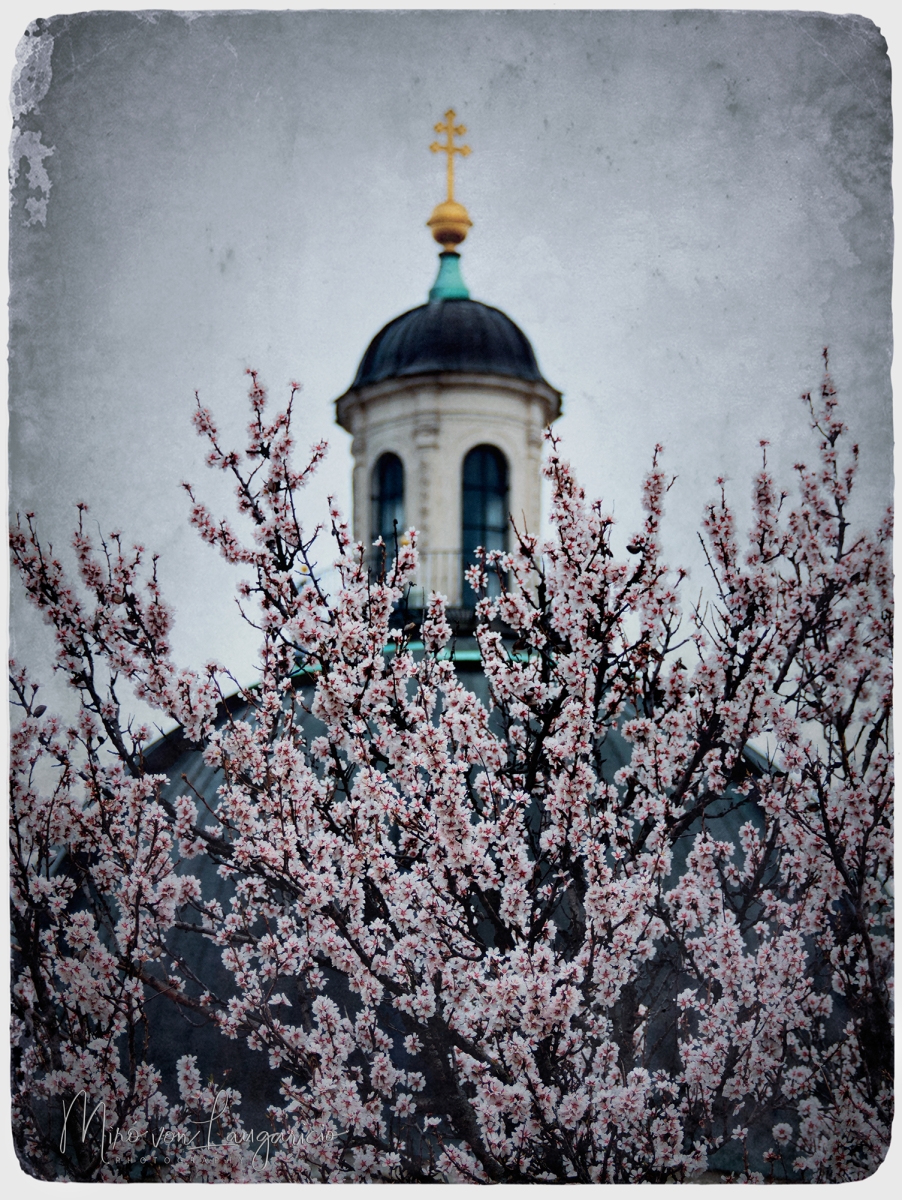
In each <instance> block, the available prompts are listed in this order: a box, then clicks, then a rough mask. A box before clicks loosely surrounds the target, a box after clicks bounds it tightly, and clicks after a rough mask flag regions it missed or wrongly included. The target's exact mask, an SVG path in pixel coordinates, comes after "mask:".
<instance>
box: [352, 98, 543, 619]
mask: <svg viewBox="0 0 902 1200" xmlns="http://www.w3.org/2000/svg"><path fill="white" fill-rule="evenodd" d="M454 118H455V113H454V111H453V110H451V111H449V112H447V113H446V114H445V121H444V122H440V123H439V124H438V125H436V126H435V130H436V132H437V133H439V134H443V135H445V141H444V142H433V144H432V147H431V149H432V150H433V151H436V152H441V153H444V154H446V155H447V174H448V196H447V199H446V200H444V201H443V202H442V203H441V204H439V205H438V206H437V207H436V208H435V210H434V212H433V214H432V216H431V218H430V220H429V222H428V225H429V227H430V228H431V230H432V235H433V237H434V238H435V240H436V241H437V242H438V243H439V245H440V246H441V247H442V251H441V253H440V254H439V269H438V276H437V278H436V281H435V284H434V285H433V287H432V289H431V291H430V292H429V300H428V303H426V304H422V305H420V306H419V307H418V308H413V309H411V310H410V311H409V312H406V313H403V314H402V315H401V316H399V317H396V318H395V319H394V320H393V321H389V323H388V324H387V325H386V326H385V327H384V328H383V329H381V330H380V331H379V333H377V334H376V336H375V337H374V338H373V340H372V342H371V343H370V345H369V348H368V349H367V351H366V353H365V354H364V356H363V359H362V361H361V363H360V366H359V368H358V370H357V374H356V376H355V378H354V382H353V383H352V384H351V386H350V388H349V389H348V390H347V391H346V392H345V393H344V395H342V396H340V397H339V398H338V399H337V400H336V402H335V407H336V419H337V421H338V423H339V425H341V426H342V428H344V429H346V430H348V432H349V433H351V434H352V436H353V441H352V444H351V453H352V455H353V458H354V479H353V490H354V499H353V513H354V516H353V530H354V537H355V539H357V540H359V541H362V542H363V543H364V544H365V545H370V544H371V543H372V542H373V541H374V539H375V538H377V537H379V536H381V537H382V538H383V539H384V541H385V544H386V546H387V547H389V553H391V547H392V545H393V542H394V535H395V529H396V528H397V531H398V534H399V535H400V534H403V531H404V530H405V529H407V528H409V527H411V526H413V528H415V529H416V530H417V531H418V539H417V545H418V547H419V551H420V569H419V572H418V576H417V584H418V587H419V589H422V592H421V597H422V599H419V603H420V604H422V602H423V599H425V598H426V597H428V594H429V592H430V591H436V592H441V593H443V594H444V595H445V596H447V598H448V602H449V605H450V606H451V607H453V608H457V609H464V610H466V609H472V608H473V607H474V606H475V603H476V594H475V592H474V591H473V589H472V588H471V587H470V585H469V584H468V583H467V582H466V581H465V579H464V571H465V570H466V569H467V567H469V566H472V565H473V563H474V562H475V561H476V554H475V551H476V548H477V547H478V546H483V547H484V548H485V549H487V550H503V549H507V548H509V544H510V543H509V539H510V527H509V523H508V515H509V514H510V515H512V516H513V518H514V521H515V523H516V524H517V526H518V527H519V528H524V527H525V528H526V529H528V530H529V531H530V532H533V533H537V532H538V530H539V521H540V497H541V457H542V431H543V429H544V427H545V426H546V425H548V424H550V423H551V422H552V421H554V420H556V418H557V417H558V416H560V412H561V394H560V392H558V391H556V390H555V388H553V387H551V386H550V384H548V383H547V382H546V381H545V380H544V379H543V378H542V375H541V373H540V371H539V368H538V365H537V363H536V358H535V354H534V353H533V350H532V346H531V345H530V344H529V341H528V340H527V338H526V337H525V335H524V334H523V333H522V332H521V330H520V329H518V327H517V326H516V325H515V324H514V322H513V321H512V320H511V319H510V318H509V317H508V316H506V315H505V314H504V313H503V312H501V311H500V310H499V309H497V308H491V307H490V306H489V305H487V304H482V303H481V302H479V301H478V300H472V299H470V293H469V291H468V290H467V287H466V284H465V283H464V280H463V275H462V273H461V269H460V254H459V253H458V249H457V247H458V246H459V245H460V243H461V242H462V241H463V240H464V238H465V237H466V236H467V231H468V230H469V228H470V226H471V225H472V222H471V221H470V218H469V216H468V214H467V210H466V209H465V208H464V206H463V205H462V204H459V203H458V202H457V201H456V200H455V199H454V157H455V155H458V154H459V155H461V156H465V155H467V154H469V153H470V148H469V146H459V145H456V144H455V138H457V137H462V136H463V134H465V133H466V129H465V127H464V126H463V125H455V124H454ZM396 522H397V524H395V523H396ZM411 599H412V606H413V607H417V606H418V605H417V603H416V599H415V598H414V597H412V598H411Z"/></svg>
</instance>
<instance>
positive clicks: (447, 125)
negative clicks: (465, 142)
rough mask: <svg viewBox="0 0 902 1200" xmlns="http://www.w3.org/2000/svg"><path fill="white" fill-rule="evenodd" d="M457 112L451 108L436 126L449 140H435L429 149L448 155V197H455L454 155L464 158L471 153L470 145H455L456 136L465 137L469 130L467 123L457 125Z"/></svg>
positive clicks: (435, 152)
mask: <svg viewBox="0 0 902 1200" xmlns="http://www.w3.org/2000/svg"><path fill="white" fill-rule="evenodd" d="M456 115H457V114H456V113H455V111H454V109H453V108H449V109H448V111H447V112H446V113H445V120H444V122H442V121H439V123H438V124H437V125H436V127H435V132H436V133H446V134H447V135H448V140H447V142H445V143H444V144H443V143H442V142H433V143H432V145H431V146H430V147H429V149H430V150H431V151H432V153H433V154H437V153H439V152H441V153H442V154H447V155H448V199H449V200H453V199H454V155H455V154H460V155H461V156H462V157H463V158H466V156H467V155H468V154H469V153H470V147H469V146H455V145H454V139H455V137H463V135H464V134H465V133H466V132H467V127H466V125H455V124H454V118H455V116H456Z"/></svg>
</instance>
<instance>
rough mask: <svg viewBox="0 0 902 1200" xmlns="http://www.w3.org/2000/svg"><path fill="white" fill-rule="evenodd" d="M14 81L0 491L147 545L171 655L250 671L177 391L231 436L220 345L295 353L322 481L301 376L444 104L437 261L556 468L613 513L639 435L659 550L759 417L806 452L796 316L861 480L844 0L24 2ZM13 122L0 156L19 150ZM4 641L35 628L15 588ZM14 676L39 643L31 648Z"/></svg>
mask: <svg viewBox="0 0 902 1200" xmlns="http://www.w3.org/2000/svg"><path fill="white" fill-rule="evenodd" d="M30 44H31V46H32V49H31V52H30V55H29V57H28V59H27V61H26V65H25V69H24V70H23V71H22V74H21V75H20V77H19V83H18V91H17V92H15V93H14V96H15V100H16V103H17V107H18V110H19V112H18V118H17V130H18V131H19V132H18V138H17V140H16V139H14V151H13V157H14V168H15V166H16V165H18V176H17V183H16V187H15V189H14V192H13V204H12V225H11V235H10V237H11V256H12V258H11V263H12V265H11V277H12V289H13V290H12V333H11V377H10V378H11V382H10V410H11V424H10V441H11V465H10V491H11V505H12V509H13V511H14V512H15V511H17V510H18V511H24V510H26V509H34V510H35V511H36V512H37V513H38V515H39V521H40V527H41V529H42V531H43V533H44V535H45V537H47V538H48V539H50V540H53V541H54V543H56V544H63V543H65V542H66V541H67V540H68V536H69V532H70V530H71V528H72V525H73V519H74V507H73V506H74V502H75V501H76V500H78V499H84V500H86V501H87V502H88V503H89V505H90V506H91V512H92V516H93V517H94V518H96V520H97V521H98V522H99V525H100V526H101V527H102V528H103V529H104V530H108V529H109V528H111V527H119V528H122V529H123V530H124V532H125V534H126V536H127V537H129V538H131V539H133V540H140V541H142V542H143V543H145V544H146V545H147V546H148V548H149V549H159V550H160V551H162V554H163V558H162V563H161V575H162V577H163V580H164V586H165V589H166V592H167V594H168V595H169V597H170V599H171V600H172V602H173V603H174V604H175V607H176V610H177V626H176V638H175V646H176V650H177V653H178V656H179V658H180V659H181V660H182V661H184V662H185V663H191V664H195V665H199V664H200V663H201V662H202V661H204V660H205V659H206V658H207V657H210V656H213V657H216V658H219V659H221V660H223V661H225V662H227V663H229V664H232V665H234V666H235V669H236V670H237V672H238V674H239V675H241V676H243V677H244V678H250V677H253V674H254V654H255V649H256V635H254V634H253V633H252V632H251V633H249V634H248V633H245V632H244V631H243V629H242V626H241V623H240V619H239V618H238V616H237V613H236V612H235V609H234V604H233V601H232V599H231V586H232V584H231V581H230V578H229V575H228V572H227V570H226V568H225V567H224V565H222V564H220V562H219V560H218V559H217V558H216V556H215V554H214V553H213V552H212V551H210V550H208V549H207V548H205V547H203V546H202V545H200V543H199V541H198V539H197V538H196V536H195V535H194V534H193V532H192V531H191V530H190V529H189V528H188V526H187V523H186V512H187V503H186V498H185V496H184V494H183V493H182V492H181V491H180V489H179V483H180V481H181V480H182V479H191V480H192V481H194V482H195V483H197V485H198V489H199V491H200V492H201V494H203V495H206V496H207V497H209V498H210V499H211V501H213V503H214V504H216V505H219V506H222V504H223V500H222V499H221V497H222V496H223V493H222V490H221V488H220V487H219V486H218V485H219V484H220V483H221V481H218V480H216V479H215V478H213V477H212V476H211V475H210V473H209V472H207V471H206V469H205V468H204V466H203V450H202V447H201V444H200V442H199V441H198V440H197V439H196V437H195V436H194V435H193V433H192V431H191V426H190V415H191V411H192V406H193V395H194V390H195V389H198V390H199V392H200V394H201V398H202V399H203V401H204V402H205V403H207V404H208V405H209V406H210V407H212V408H213V409H214V411H215V412H216V414H217V417H218V418H219V420H220V424H221V426H222V427H223V428H224V429H228V430H229V431H231V433H232V436H233V439H237V437H238V436H239V435H240V431H241V429H242V427H243V425H244V422H245V406H244V395H245V392H246V378H245V376H244V374H243V371H244V368H245V367H247V366H254V367H256V368H258V369H259V371H260V372H261V375H262V377H263V379H264V381H265V382H266V383H267V384H268V385H269V386H270V389H271V394H272V396H273V398H274V400H277V401H282V400H283V399H284V398H286V397H287V383H288V381H289V380H290V379H292V378H298V379H300V380H302V381H303V384H304V403H303V407H302V410H301V412H302V420H301V422H300V423H299V429H298V434H299V441H300V443H301V445H302V446H303V445H305V444H307V443H309V442H312V441H314V440H316V439H317V438H319V437H322V436H327V437H328V438H329V440H330V442H331V445H332V450H331V454H330V457H329V460H328V463H327V465H326V467H325V469H324V470H323V471H322V473H321V476H320V478H319V480H318V481H317V483H316V485H315V486H314V487H313V488H311V490H310V491H309V493H308V494H307V503H306V508H307V511H308V512H309V515H310V521H311V524H313V523H315V521H316V519H317V518H318V517H319V516H321V515H322V513H323V511H324V503H325V496H326V494H327V493H330V492H332V493H335V494H336V495H337V496H338V498H339V500H340V502H341V503H342V505H343V506H344V507H345V509H346V510H348V509H349V507H350V449H349V438H348V435H347V434H345V433H344V432H343V431H341V430H339V429H338V428H337V427H336V426H335V425H334V423H333V417H334V409H333V405H332V401H333V400H334V399H335V397H337V396H338V395H339V394H340V393H341V392H342V391H344V390H345V388H346V387H347V386H348V384H349V383H350V381H351V379H352V378H353V375H354V372H355V369H356V366H357V363H358V361H359V359H360V357H361V356H362V354H363V352H364V350H365V349H366V346H367V344H368V342H369V341H370V339H371V338H372V337H373V335H374V334H375V333H376V332H377V331H378V329H379V328H381V326H382V325H383V324H384V323H385V322H386V321H388V320H389V319H391V318H392V317H394V316H396V315H397V314H398V313H400V312H403V311H404V310H406V309H408V308H411V307H413V306H415V305H417V304H420V303H422V302H423V301H424V300H425V299H426V293H427V291H428V289H429V287H430V285H431V283H432V280H433V277H434V273H435V267H436V258H435V255H436V250H437V248H436V247H435V245H434V243H432V241H431V239H430V237H429V233H428V230H427V229H426V228H425V222H426V220H427V218H428V216H429V214H430V212H431V210H432V207H433V206H434V205H435V204H436V203H437V202H438V201H439V200H440V199H442V198H443V186H444V182H443V168H442V164H441V162H439V161H438V157H437V156H434V155H431V154H430V153H429V150H428V146H429V143H430V141H431V140H432V137H433V133H432V126H433V123H434V122H435V121H437V120H439V119H440V118H441V117H442V114H443V113H444V112H445V110H446V109H447V108H448V107H449V106H453V107H454V108H455V109H456V110H457V113H458V117H459V120H461V121H463V122H464V123H465V124H466V125H467V127H468V134H467V139H466V140H467V141H468V142H469V144H470V145H471V147H472V150H473V153H472V156H471V157H470V158H468V159H467V160H466V161H465V162H463V163H462V164H461V165H460V166H459V168H458V188H457V192H458V198H459V199H461V200H462V201H463V202H464V203H465V204H466V205H467V207H468V209H469V212H470V215H471V217H472V218H473V221H474V228H473V230H472V232H471V234H470V237H469V238H468V240H467V242H466V244H465V246H464V247H463V273H464V277H465V279H466V281H467V283H468V285H469V287H470V291H471V294H472V295H473V296H474V298H476V299H479V300H483V301H485V302H486V303H489V304H492V305H495V306H497V307H500V308H502V309H503V310H504V311H505V312H507V313H508V315H509V316H511V317H512V318H513V320H515V321H516V322H517V323H518V324H519V325H520V326H521V327H522V328H523V330H524V331H525V333H526V334H527V336H528V337H529V338H530V340H531V341H532V344H533V346H534V348H535V351H536V354H537V356H538V360H539V364H540V367H541V368H542V370H543V373H544V374H545V377H546V378H547V379H548V380H549V382H550V383H552V384H553V385H554V386H555V387H557V388H559V389H561V391H563V393H564V416H563V417H562V418H561V420H560V422H559V424H558V426H557V428H558V431H559V433H560V435H561V437H562V439H563V443H564V450H565V453H566V454H567V455H568V456H569V457H570V458H571V460H572V461H573V462H574V464H575V466H576V468H577V471H578V474H579V476H580V478H581V480H582V481H583V483H584V484H585V486H586V488H587V490H589V491H590V492H591V493H593V494H595V495H600V496H602V497H603V498H604V500H605V502H606V504H607V506H608V507H609V508H610V509H611V510H612V511H613V512H614V513H615V515H616V516H617V517H618V518H619V519H621V520H622V522H623V524H622V527H621V531H620V532H621V535H622V536H621V544H623V543H625V541H626V540H627V538H628V535H629V534H630V533H631V532H632V530H633V528H634V527H635V524H636V522H637V521H638V519H639V515H638V513H639V508H638V494H639V485H640V481H641V477H642V474H643V471H644V470H645V468H646V467H647V465H648V463H649V461H650V457H651V451H652V446H653V444H654V443H655V442H656V441H660V442H663V443H664V445H665V447H666V457H665V465H666V466H667V467H668V468H669V469H670V470H672V471H673V472H674V473H675V474H677V475H678V476H679V479H678V482H677V485H676V487H675V488H674V490H673V491H672V492H671V494H670V497H669V500H670V504H669V510H668V511H669V517H668V530H669V532H668V543H667V545H668V550H669V552H670V555H671V558H672V560H673V561H687V562H689V563H690V565H691V566H692V567H693V587H694V588H696V589H697V588H698V587H700V586H701V585H702V584H703V582H704V580H703V574H702V571H701V569H700V567H699V565H698V562H697V555H696V550H695V547H694V530H695V529H696V528H697V527H698V523H699V518H700V515H701V511H702V506H703V503H704V501H705V500H706V499H708V498H709V497H710V496H711V495H712V494H713V493H714V486H713V481H714V478H715V476H717V475H718V474H721V473H724V474H726V475H727V477H728V479H729V486H730V490H731V493H732V494H733V495H734V496H735V498H736V500H737V502H738V503H739V504H740V505H741V506H743V508H744V507H745V506H746V505H747V499H748V495H749V491H750V480H751V476H752V472H753V471H754V470H755V468H756V466H757V463H758V453H759V451H758V440H759V438H761V437H767V438H769V439H770V440H771V442H772V443H773V449H772V452H771V456H772V462H773V464H774V466H775V468H776V470H777V471H778V473H780V474H782V475H783V476H784V477H790V476H791V474H792V463H793V462H794V461H795V460H796V459H797V458H798V457H799V456H800V455H801V454H803V453H807V452H808V446H809V445H810V442H809V441H808V437H807V433H806V423H805V419H804V412H803V407H802V405H801V403H800V401H799V400H798V397H799V394H800V393H801V392H802V391H803V390H805V389H807V388H809V387H813V386H816V385H817V384H818V382H819V379H820V374H821V369H822V363H821V359H820V353H821V350H822V348H823V347H824V346H825V345H829V347H830V352H831V362H832V367H833V371H834V375H835V378H836V380H837V383H838V385H839V388H840V391H841V395H842V398H843V400H844V404H845V412H846V413H847V416H848V419H849V422H850V424H851V425H852V426H853V429H854V432H855V436H856V438H857V439H858V440H859V441H860V443H861V447H862V462H863V469H862V480H861V485H860V487H861V507H860V512H861V514H862V516H863V517H864V518H865V519H868V520H873V517H874V514H875V512H876V511H877V510H879V509H881V508H882V507H883V506H884V505H885V504H886V503H888V501H889V499H890V493H891V485H892V475H891V472H892V440H891V439H892V431H891V392H890V374H889V372H890V358H891V312H890V287H891V250H892V224H891V193H890V155H891V117H890V97H889V89H890V71H889V61H888V58H887V55H886V48H885V45H884V42H883V38H882V36H881V34H880V32H879V30H878V29H877V28H876V27H875V26H874V25H873V24H872V23H871V22H870V21H869V20H867V19H865V18H862V17H837V16H824V15H816V14H809V13H798V12H795V13H781V12H750V13H723V12H697V11H696V12H678V13H667V12H606V11H589V12H552V13H549V12H522V11H521V12H508V13H497V12H495V13H485V12H478V11H477V12H466V13H459V12H458V13H449V12H406V13H363V12H351V13H342V12H316V13H303V12H301V13H297V12H295V13H272V14H266V13H251V14H241V13H233V12H230V13H221V14H210V13H201V14H195V15H192V16H181V15H177V14H172V13H139V14H128V13H109V12H106V13H95V14H87V15H80V16H74V17H63V18H54V19H52V20H50V21H49V22H46V23H44V24H43V25H42V26H41V28H40V29H39V30H35V33H34V35H33V36H32V38H31V39H30ZM20 155H23V157H21V158H20V157H19V156H20ZM13 621H14V636H13V650H14V652H16V653H18V654H21V655H22V656H23V657H25V658H28V657H31V656H33V655H34V654H35V652H36V649H37V643H39V642H40V640H41V638H42V637H43V638H44V639H46V634H45V633H42V632H41V627H40V626H39V625H38V624H36V623H35V622H34V621H30V620H28V619H26V618H25V617H23V616H22V615H21V612H20V606H19V605H18V603H17V602H16V600H15V593H14V601H13ZM44 676H45V677H46V672H44Z"/></svg>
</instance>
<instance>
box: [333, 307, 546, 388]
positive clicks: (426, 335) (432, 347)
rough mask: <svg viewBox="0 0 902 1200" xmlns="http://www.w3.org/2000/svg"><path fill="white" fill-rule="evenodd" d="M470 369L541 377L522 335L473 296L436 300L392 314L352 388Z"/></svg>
mask: <svg viewBox="0 0 902 1200" xmlns="http://www.w3.org/2000/svg"><path fill="white" fill-rule="evenodd" d="M440 371H472V372H474V373H478V374H485V375H506V376H508V377H513V378H515V379H525V380H528V381H530V382H544V380H543V379H542V375H541V373H540V371H539V368H538V364H537V363H536V356H535V354H533V350H532V346H530V344H529V341H528V339H527V337H526V335H525V334H524V333H523V332H522V330H520V329H518V328H517V326H516V325H515V324H514V323H513V321H512V320H511V319H510V317H507V316H505V314H504V313H503V312H501V310H500V309H497V308H490V307H489V305H488V304H480V302H479V301H478V300H450V299H449V300H436V301H433V302H432V303H430V304H423V305H421V306H420V307H419V308H412V309H411V310H410V312H406V313H403V314H402V315H401V316H400V317H395V319H394V320H393V321H389V323H388V324H387V325H386V326H385V327H384V328H383V329H381V330H380V331H379V333H377V334H376V336H375V337H374V338H373V340H372V342H370V346H369V349H368V350H367V352H366V354H364V356H363V360H362V362H361V363H360V367H359V368H358V370H357V376H356V378H355V379H354V382H353V384H352V385H351V386H352V388H359V387H364V386H365V385H366V384H368V383H379V382H381V381H382V380H383V379H397V378H399V377H403V376H405V375H422V374H424V373H429V372H440Z"/></svg>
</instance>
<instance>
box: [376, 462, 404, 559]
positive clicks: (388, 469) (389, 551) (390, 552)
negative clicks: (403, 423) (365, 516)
mask: <svg viewBox="0 0 902 1200" xmlns="http://www.w3.org/2000/svg"><path fill="white" fill-rule="evenodd" d="M396 521H397V531H398V537H400V536H401V534H402V533H403V532H404V464H403V463H402V462H401V460H400V458H398V456H397V454H381V455H380V456H379V458H378V459H377V460H376V465H375V466H374V467H373V476H372V481H371V487H370V541H371V542H372V541H375V540H376V538H378V537H381V538H382V540H383V541H384V542H385V552H386V557H387V559H388V560H389V561H390V560H391V559H392V558H394V554H395V522H396ZM374 553H375V551H374ZM380 557H381V555H380Z"/></svg>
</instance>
